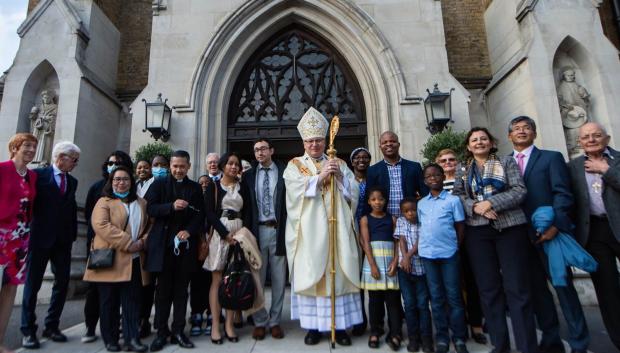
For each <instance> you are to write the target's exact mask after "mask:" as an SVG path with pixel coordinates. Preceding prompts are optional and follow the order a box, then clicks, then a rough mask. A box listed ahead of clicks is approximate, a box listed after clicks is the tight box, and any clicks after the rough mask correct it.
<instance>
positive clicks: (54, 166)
mask: <svg viewBox="0 0 620 353" xmlns="http://www.w3.org/2000/svg"><path fill="white" fill-rule="evenodd" d="M52 169H54V175H60V174H62V170H60V169H58V167H57V166H56V164H52Z"/></svg>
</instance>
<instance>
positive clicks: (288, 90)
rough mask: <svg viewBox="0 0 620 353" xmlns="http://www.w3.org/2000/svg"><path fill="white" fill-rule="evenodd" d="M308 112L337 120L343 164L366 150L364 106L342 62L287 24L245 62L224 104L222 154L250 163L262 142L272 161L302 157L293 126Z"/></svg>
mask: <svg viewBox="0 0 620 353" xmlns="http://www.w3.org/2000/svg"><path fill="white" fill-rule="evenodd" d="M310 106H314V107H315V108H316V109H318V110H319V111H321V112H322V113H323V114H324V115H325V117H327V118H328V119H331V118H332V117H333V116H334V115H338V116H339V117H340V131H339V133H338V137H337V138H336V149H337V150H338V155H339V157H340V158H343V159H344V160H346V161H348V159H349V158H348V155H349V154H350V153H351V151H352V150H353V149H354V148H355V147H359V146H367V143H368V141H367V128H366V117H365V112H364V102H363V96H362V92H361V89H360V86H359V84H358V82H357V80H356V79H355V76H354V75H353V73H352V70H351V69H350V68H349V66H348V64H347V62H346V61H345V60H344V58H343V57H342V56H341V55H340V53H339V52H338V51H337V50H336V48H334V47H333V46H332V45H331V44H330V43H329V42H328V41H327V40H325V39H324V38H323V37H321V36H319V35H318V34H316V33H314V32H312V31H311V30H308V29H307V28H305V27H303V26H301V25H297V24H293V25H290V26H288V27H286V28H284V29H282V30H281V31H279V32H277V33H276V34H274V35H273V36H272V37H271V38H269V39H268V40H266V41H265V42H264V43H263V44H261V45H260V46H259V47H258V49H257V50H256V51H255V52H254V53H253V54H252V55H251V56H250V58H249V60H248V61H247V62H246V64H245V65H244V67H243V69H242V70H241V72H240V74H239V76H238V77H237V80H236V82H235V86H234V88H233V92H232V95H231V98H230V104H229V110H228V117H227V143H226V144H227V148H228V150H231V151H237V152H239V153H240V154H241V155H242V157H243V158H244V159H247V160H254V155H253V152H252V148H253V141H254V140H256V139H257V138H259V137H262V138H268V139H269V140H271V141H272V143H273V145H274V147H275V149H276V156H275V157H276V158H278V159H280V160H283V161H287V160H289V159H290V158H292V157H294V156H299V155H301V154H303V147H302V144H301V140H300V137H299V134H298V133H297V123H298V122H299V119H300V118H301V117H302V115H303V114H304V112H305V111H306V110H307V109H308V108H309V107H310Z"/></svg>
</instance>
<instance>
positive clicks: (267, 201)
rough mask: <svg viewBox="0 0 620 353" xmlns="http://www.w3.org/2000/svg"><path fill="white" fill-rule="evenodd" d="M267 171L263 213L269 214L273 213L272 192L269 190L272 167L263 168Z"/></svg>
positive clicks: (264, 184) (264, 185) (264, 180)
mask: <svg viewBox="0 0 620 353" xmlns="http://www.w3.org/2000/svg"><path fill="white" fill-rule="evenodd" d="M261 170H263V171H265V177H264V178H263V215H264V216H269V214H270V213H271V210H270V209H271V193H270V190H269V171H270V170H271V168H261Z"/></svg>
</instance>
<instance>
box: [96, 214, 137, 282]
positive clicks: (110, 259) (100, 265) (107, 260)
mask: <svg viewBox="0 0 620 353" xmlns="http://www.w3.org/2000/svg"><path fill="white" fill-rule="evenodd" d="M129 217H130V214H129V213H127V221H125V226H124V227H123V230H125V228H127V225H128V224H129ZM95 236H97V235H95ZM94 247H95V239H94V238H93V240H92V241H91V242H90V254H89V255H88V263H87V264H86V268H88V269H89V270H102V269H104V268H110V267H112V266H114V257H115V255H116V251H115V250H114V249H111V248H108V249H94Z"/></svg>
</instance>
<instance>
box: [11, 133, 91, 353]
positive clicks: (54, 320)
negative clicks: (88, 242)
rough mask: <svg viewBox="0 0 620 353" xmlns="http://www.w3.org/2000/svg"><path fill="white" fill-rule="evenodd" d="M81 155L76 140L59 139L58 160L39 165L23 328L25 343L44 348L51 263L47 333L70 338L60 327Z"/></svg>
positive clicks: (59, 339)
mask: <svg viewBox="0 0 620 353" xmlns="http://www.w3.org/2000/svg"><path fill="white" fill-rule="evenodd" d="M79 158H80V149H79V147H78V146H76V145H74V144H73V143H71V142H59V143H57V144H56V145H55V146H54V148H53V150H52V159H53V160H54V163H53V164H52V165H51V166H49V167H46V168H40V169H36V170H35V172H36V173H37V198H36V200H35V202H34V209H33V219H32V224H31V226H30V229H31V235H30V252H29V254H28V269H29V270H28V277H27V279H26V284H25V287H24V297H23V303H22V322H21V331H22V333H23V334H24V337H23V339H22V346H23V347H24V348H28V349H37V348H39V347H40V344H39V340H38V339H37V324H36V322H37V317H36V315H35V309H36V306H37V294H38V293H39V289H41V283H42V282H43V275H44V274H45V268H46V267H47V263H48V261H49V262H51V263H52V272H53V273H54V286H53V287H52V298H51V300H50V306H49V309H48V311H47V317H46V318H45V329H44V330H43V337H46V338H49V339H51V340H52V341H54V342H66V341H67V337H66V336H65V335H63V334H62V332H60V329H59V327H58V325H59V323H60V315H61V313H62V309H63V307H64V305H65V300H66V298H67V289H68V287H69V275H70V272H71V246H72V244H73V241H75V238H76V236H77V204H76V202H75V190H76V189H77V185H78V182H77V179H75V178H74V177H73V176H71V175H70V174H69V172H71V171H72V170H73V168H75V166H76V165H77V163H78V160H79Z"/></svg>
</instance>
